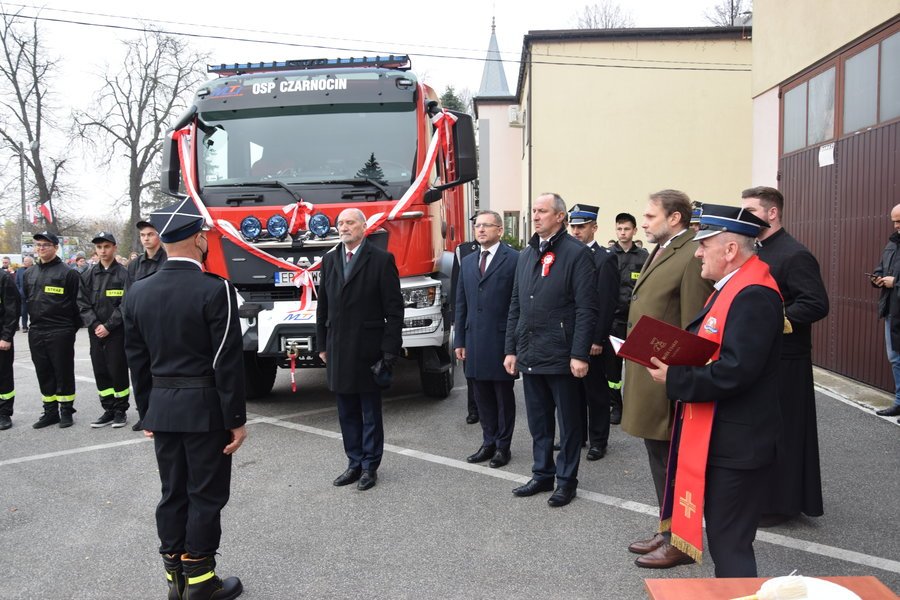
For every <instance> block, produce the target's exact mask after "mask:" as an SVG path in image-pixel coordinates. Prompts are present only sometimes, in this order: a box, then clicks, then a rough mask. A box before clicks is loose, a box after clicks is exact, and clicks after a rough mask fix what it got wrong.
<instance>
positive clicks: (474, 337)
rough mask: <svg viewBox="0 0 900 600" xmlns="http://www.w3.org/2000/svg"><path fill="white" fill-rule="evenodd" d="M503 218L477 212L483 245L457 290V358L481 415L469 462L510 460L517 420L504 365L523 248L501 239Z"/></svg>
mask: <svg viewBox="0 0 900 600" xmlns="http://www.w3.org/2000/svg"><path fill="white" fill-rule="evenodd" d="M502 237H503V218H502V217H501V216H500V215H499V214H498V213H496V212H493V211H487V210H483V211H481V212H479V213H478V214H477V215H476V216H475V238H476V239H477V240H478V244H479V250H478V251H477V252H473V253H470V254H469V255H468V256H466V257H465V258H464V259H463V261H462V265H461V268H460V276H459V279H458V282H457V294H456V332H455V335H454V338H453V345H454V347H455V348H456V358H458V359H459V360H462V361H465V369H466V380H471V381H472V382H473V387H474V389H475V402H476V403H477V404H478V415H479V416H480V420H481V433H482V442H481V446H480V447H479V448H478V450H477V451H476V452H475V453H474V454H472V455H470V456H468V457H467V458H466V460H467V461H468V462H470V463H480V462H484V461H487V460H490V463H489V464H490V466H491V467H493V468H495V469H496V468H498V467H502V466H504V465H505V464H507V463H508V462H509V460H510V451H509V446H510V442H511V441H512V435H513V430H514V429H515V426H516V396H515V393H514V392H513V384H514V383H515V379H516V377H515V376H513V375H510V374H509V373H507V372H506V369H504V368H503V358H504V356H505V354H504V352H503V346H504V343H505V342H506V317H507V313H508V311H509V300H510V296H511V295H512V287H513V280H514V279H515V275H516V261H517V260H518V257H519V253H518V252H516V251H515V250H513V249H512V248H510V247H509V246H507V245H506V244H504V243H503V242H501V241H500V238H502Z"/></svg>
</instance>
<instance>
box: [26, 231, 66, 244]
mask: <svg viewBox="0 0 900 600" xmlns="http://www.w3.org/2000/svg"><path fill="white" fill-rule="evenodd" d="M32 239H35V240H45V241H47V242H50V243H51V244H53V245H54V246H59V238H58V237H56V235H55V234H53V233H50V232H49V231H42V232H40V233H36V234H34V235H33V236H32Z"/></svg>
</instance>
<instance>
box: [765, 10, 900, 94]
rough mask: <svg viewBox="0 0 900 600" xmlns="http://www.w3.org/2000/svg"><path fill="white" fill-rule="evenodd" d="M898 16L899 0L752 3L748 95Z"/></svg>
mask: <svg viewBox="0 0 900 600" xmlns="http://www.w3.org/2000/svg"><path fill="white" fill-rule="evenodd" d="M897 13H900V0H854V1H853V2H851V3H848V2H846V0H790V1H785V0H755V1H754V2H753V33H754V36H753V97H754V98H755V97H756V96H758V95H760V94H762V93H763V92H766V91H768V90H769V89H771V88H773V87H775V86H776V85H778V84H780V83H781V82H783V81H784V80H786V79H788V78H789V77H792V76H794V75H795V74H797V73H799V72H800V71H803V70H804V69H806V68H807V67H809V66H810V65H812V64H813V63H815V62H817V61H819V60H820V59H822V58H824V57H826V56H828V55H829V54H831V53H832V52H834V51H835V50H837V49H838V48H840V47H841V46H843V45H844V44H846V43H848V42H850V41H852V40H854V39H856V38H857V37H859V36H861V35H863V34H864V33H866V32H867V31H869V30H870V29H872V27H875V26H876V25H877V24H879V23H884V22H885V21H887V20H888V19H891V18H893V17H894V16H895V15H896V14H897Z"/></svg>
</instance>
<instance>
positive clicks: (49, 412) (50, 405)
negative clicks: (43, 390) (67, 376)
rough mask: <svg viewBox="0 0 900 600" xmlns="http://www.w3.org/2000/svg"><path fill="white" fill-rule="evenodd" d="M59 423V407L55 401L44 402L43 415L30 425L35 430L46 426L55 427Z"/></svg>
mask: <svg viewBox="0 0 900 600" xmlns="http://www.w3.org/2000/svg"><path fill="white" fill-rule="evenodd" d="M57 423H59V407H58V406H57V403H56V401H55V400H54V401H53V402H44V414H42V415H41V418H40V419H38V420H37V423H35V424H34V425H32V427H34V428H35V429H42V428H44V427H47V426H48V425H56V424H57Z"/></svg>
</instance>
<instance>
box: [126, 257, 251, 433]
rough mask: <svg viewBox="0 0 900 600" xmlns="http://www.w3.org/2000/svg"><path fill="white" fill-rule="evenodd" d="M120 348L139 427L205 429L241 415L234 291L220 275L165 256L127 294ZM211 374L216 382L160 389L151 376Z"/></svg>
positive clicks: (240, 419)
mask: <svg viewBox="0 0 900 600" xmlns="http://www.w3.org/2000/svg"><path fill="white" fill-rule="evenodd" d="M124 319H125V353H126V355H127V358H128V367H129V369H130V370H131V381H132V383H133V385H134V398H135V404H136V405H137V408H138V414H139V415H140V417H141V419H142V420H143V424H144V429H146V430H148V431H166V432H207V431H221V430H224V429H234V428H236V427H240V426H241V425H243V424H244V423H245V422H246V420H247V413H246V407H245V397H246V394H245V392H244V354H243V343H242V341H241V325H240V321H239V319H238V314H237V295H236V292H235V290H234V288H233V287H232V286H231V284H230V283H228V282H227V281H225V280H224V279H222V278H220V277H217V276H215V275H211V274H208V273H203V272H202V271H201V270H200V269H199V268H198V267H197V266H196V265H195V264H193V263H189V262H187V261H182V260H178V261H175V260H173V261H168V262H166V263H165V265H163V266H162V268H160V270H159V271H157V273H156V275H154V276H153V278H152V280H151V279H143V280H140V281H136V282H134V284H133V285H132V286H131V288H130V289H129V290H128V293H127V295H126V296H125V305H124ZM202 376H212V377H214V379H215V387H200V388H180V389H172V388H162V387H154V386H153V377H202Z"/></svg>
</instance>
